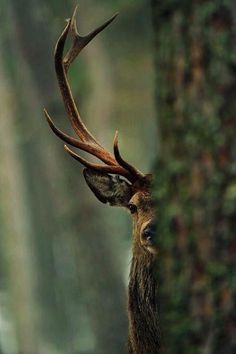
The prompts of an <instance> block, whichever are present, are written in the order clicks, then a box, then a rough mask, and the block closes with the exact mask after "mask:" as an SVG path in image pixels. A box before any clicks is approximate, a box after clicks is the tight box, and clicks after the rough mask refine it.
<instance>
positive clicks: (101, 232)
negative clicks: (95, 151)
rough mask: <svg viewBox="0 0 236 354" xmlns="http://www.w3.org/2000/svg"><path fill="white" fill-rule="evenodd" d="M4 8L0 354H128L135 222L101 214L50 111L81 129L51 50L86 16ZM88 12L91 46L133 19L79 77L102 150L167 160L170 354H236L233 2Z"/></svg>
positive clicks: (144, 164)
mask: <svg viewBox="0 0 236 354" xmlns="http://www.w3.org/2000/svg"><path fill="white" fill-rule="evenodd" d="M0 5H1V12H0V23H1V31H0V97H1V104H0V151H1V154H0V167H1V170H0V197H1V203H0V225H1V229H0V232H1V243H0V265H1V268H0V269H1V270H0V274H1V282H0V353H1V354H92V353H95V354H110V353H111V354H118V353H119V354H120V353H125V352H126V349H125V342H126V336H127V316H126V286H127V279H128V269H129V261H130V246H131V222H130V220H129V217H128V215H126V214H125V213H124V211H123V210H119V209H116V208H109V207H107V206H106V205H102V204H100V203H98V202H97V200H96V199H95V198H94V196H93V195H92V193H90V191H89V190H88V188H87V186H86V185H85V182H84V180H83V177H82V174H81V167H80V166H79V164H78V163H76V162H75V161H74V160H73V159H72V158H70V156H68V155H67V154H66V153H65V152H64V150H63V144H62V143H61V141H59V140H58V139H57V138H56V137H55V136H54V135H53V134H52V132H51V131H50V130H49V127H48V126H47V123H46V122H45V118H44V116H43V112H42V110H43V107H47V109H48V111H49V112H50V113H51V114H52V116H53V117H55V122H56V123H57V125H58V126H60V127H62V128H63V129H64V130H65V131H69V129H70V128H69V124H68V122H67V120H66V117H65V113H64V109H63V105H62V101H61V97H60V94H59V90H58V88H57V83H56V78H55V73H54V67H53V50H54V46H55V42H56V40H57V38H58V36H59V34H60V33H61V30H62V28H63V27H64V19H65V18H68V17H70V16H71V14H72V12H73V9H74V6H75V5H76V3H75V2H74V1H69V0H67V1H65V0H57V1H55V0H48V1H45V0H41V1H36V0H32V1H27V0H11V1H7V0H0ZM79 6H80V8H79V16H78V25H79V29H80V32H81V33H82V34H83V33H87V32H89V31H90V30H91V29H93V28H94V27H96V26H97V25H99V24H101V23H103V21H104V20H106V19H107V18H109V17H110V16H111V15H112V14H113V13H116V12H117V11H119V13H120V15H119V16H118V18H117V19H116V20H115V22H114V23H113V24H112V25H111V26H110V27H109V28H108V29H107V30H106V31H105V32H103V33H102V34H101V35H99V37H97V38H96V39H95V40H94V41H93V42H92V43H91V44H90V45H89V46H88V47H87V48H86V50H85V51H84V53H83V54H82V55H81V56H80V60H78V61H77V62H76V63H74V64H73V66H72V68H71V71H70V75H69V76H70V81H71V83H72V87H73V92H74V94H75V97H76V100H77V101H78V102H79V103H80V109H81V111H82V114H83V119H84V120H85V121H86V124H87V125H88V127H89V128H90V129H91V131H92V132H93V133H94V135H96V136H97V137H98V138H99V140H100V141H101V142H102V143H104V145H105V146H107V147H108V148H111V146H112V140H113V136H114V131H115V130H116V129H118V130H119V132H120V134H119V136H120V146H121V152H122V154H123V155H124V156H126V157H127V160H129V161H131V162H132V163H133V164H135V165H136V166H137V167H138V168H140V169H141V170H142V171H144V172H150V170H151V167H152V166H154V161H156V163H155V171H156V175H157V179H156V188H155V197H156V199H157V201H158V233H157V237H158V242H159V244H160V255H159V267H158V272H157V275H158V277H159V281H160V288H159V290H160V291H159V294H160V323H161V330H162V336H163V343H164V348H165V353H166V354H222V353H224V354H235V353H236V336H235V333H236V307H235V299H236V241H235V230H236V163H235V161H236V159H235V153H236V139H235V128H236V124H235V122H236V120H235V112H236V107H235V106H236V100H235V96H236V75H235V74H236V3H235V1H234V0H214V1H210V0H204V1H202V0H195V1H188V0H181V1H176V0H163V1H162V0H151V1H150V2H148V1H144V0H135V1H134V0H130V1H128V0H86V1H85V0H81V1H80V2H79ZM157 126H158V129H157ZM157 133H158V134H157ZM158 151H160V153H159V154H158ZM157 155H158V156H157ZM160 270H161V271H160ZM147 354H149V353H147ZM150 354H151V353H150Z"/></svg>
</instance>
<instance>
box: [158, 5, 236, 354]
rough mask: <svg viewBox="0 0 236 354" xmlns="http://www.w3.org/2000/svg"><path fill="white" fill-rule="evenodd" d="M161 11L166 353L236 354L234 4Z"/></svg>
mask: <svg viewBox="0 0 236 354" xmlns="http://www.w3.org/2000/svg"><path fill="white" fill-rule="evenodd" d="M152 10H153V23H154V32H155V33H154V36H155V37H154V39H155V65H156V105H157V112H158V122H159V128H160V137H161V152H160V157H159V159H158V162H157V166H156V175H157V185H156V191H155V193H156V199H157V201H158V227H159V230H158V242H159V244H160V255H159V265H158V269H159V271H158V273H157V274H158V277H159V283H160V287H159V289H160V291H159V296H160V303H161V304H160V311H161V314H160V315H161V318H160V322H161V328H162V338H163V349H164V352H165V353H175V354H178V353H180V354H183V353H188V354H190V353H191V354H195V353H217V354H221V353H227V354H231V353H232V354H233V353H235V352H236V337H235V330H236V307H235V295H236V280H235V270H236V269H235V268H236V267H235V261H236V241H235V230H236V200H235V199H236V164H235V151H236V139H235V127H236V123H235V122H236V120H235V118H236V117H235V115H236V113H235V112H236V100H235V97H236V81H235V72H236V53H235V34H236V32H235V5H233V1H224V2H222V1H214V2H212V1H180V2H179V1H158V0H152ZM160 270H161V271H160Z"/></svg>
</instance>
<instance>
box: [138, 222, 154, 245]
mask: <svg viewBox="0 0 236 354" xmlns="http://www.w3.org/2000/svg"><path fill="white" fill-rule="evenodd" d="M156 229H157V226H156V222H155V221H152V222H150V223H149V224H148V225H147V226H145V228H144V229H143V232H142V238H143V240H146V241H152V239H153V238H154V237H155V235H156Z"/></svg>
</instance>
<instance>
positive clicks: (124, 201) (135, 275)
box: [84, 169, 160, 354]
mask: <svg viewBox="0 0 236 354" xmlns="http://www.w3.org/2000/svg"><path fill="white" fill-rule="evenodd" d="M84 177H85V180H86V182H87V184H88V186H89V187H90V189H91V190H92V191H93V193H94V194H95V196H96V197H97V198H98V199H99V200H100V201H101V202H103V203H109V204H110V205H113V206H123V207H126V208H129V209H130V210H131V214H132V218H133V256H132V262H131V269H130V279H129V289H128V315H129V335H128V350H129V353H132V354H156V353H159V348H160V342H159V339H160V336H159V329H158V328H159V326H158V312H157V309H158V304H157V280H156V271H157V269H156V257H157V253H158V248H157V245H156V240H155V237H153V236H152V237H151V238H150V239H148V238H147V237H145V235H144V230H145V228H146V227H148V226H150V225H151V224H154V219H155V212H154V206H153V203H152V198H151V176H148V175H146V176H145V178H143V179H139V180H138V181H137V182H136V183H133V184H129V183H128V182H126V181H125V180H124V179H121V178H120V177H117V176H115V177H114V176H111V175H109V174H104V173H100V172H97V171H94V170H92V169H85V171H84ZM131 207H132V208H131Z"/></svg>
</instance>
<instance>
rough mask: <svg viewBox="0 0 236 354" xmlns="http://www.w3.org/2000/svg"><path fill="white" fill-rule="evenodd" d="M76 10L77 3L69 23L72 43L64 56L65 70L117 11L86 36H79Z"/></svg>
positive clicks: (112, 18)
mask: <svg viewBox="0 0 236 354" xmlns="http://www.w3.org/2000/svg"><path fill="white" fill-rule="evenodd" d="M77 11H78V5H77V6H76V7H75V10H74V12H73V15H72V18H71V23H70V32H71V34H72V36H73V45H72V47H71V48H70V49H69V51H68V52H67V54H66V56H65V58H64V68H65V71H66V72H67V70H68V68H69V66H70V64H71V63H72V62H73V61H74V60H75V58H76V57H77V56H78V54H79V53H80V52H81V50H82V49H83V48H84V47H85V46H86V45H87V44H88V43H89V42H91V40H92V39H93V38H94V37H96V36H97V35H98V34H99V33H100V32H102V31H103V30H104V29H105V28H106V27H107V26H109V24H110V23H111V22H112V21H114V19H115V18H116V17H117V16H118V13H117V14H115V15H113V16H112V17H111V18H110V19H109V20H107V21H106V22H104V23H103V24H102V25H101V26H99V27H97V28H96V29H95V30H93V31H92V32H90V33H89V34H87V35H86V36H81V35H80V34H79V33H78V29H77V24H76V15H77Z"/></svg>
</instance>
